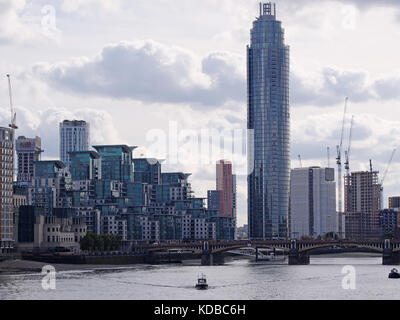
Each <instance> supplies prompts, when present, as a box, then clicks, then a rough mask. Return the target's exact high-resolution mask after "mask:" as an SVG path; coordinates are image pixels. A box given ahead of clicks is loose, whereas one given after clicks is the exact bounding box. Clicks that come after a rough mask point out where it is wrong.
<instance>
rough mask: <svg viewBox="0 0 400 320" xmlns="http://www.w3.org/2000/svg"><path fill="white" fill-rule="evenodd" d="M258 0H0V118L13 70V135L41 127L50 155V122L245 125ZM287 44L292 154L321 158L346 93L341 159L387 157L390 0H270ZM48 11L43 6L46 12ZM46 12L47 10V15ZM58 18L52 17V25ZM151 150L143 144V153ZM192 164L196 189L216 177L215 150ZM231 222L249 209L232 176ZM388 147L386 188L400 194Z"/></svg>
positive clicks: (393, 86) (396, 125)
mask: <svg viewBox="0 0 400 320" xmlns="http://www.w3.org/2000/svg"><path fill="white" fill-rule="evenodd" d="M258 3H259V1H248V0H221V1H213V0H205V1H202V2H198V1H193V0H185V1H173V0H169V1H165V0H158V1H123V0H120V1H108V0H96V1H94V0H74V1H70V0H68V1H67V0H62V1H51V0H46V1H44V0H43V1H42V0H35V1H24V0H15V1H7V0H0V8H1V10H0V51H1V57H2V60H1V62H0V75H4V78H3V77H0V126H8V123H9V110H8V92H7V79H6V77H5V75H6V74H7V73H10V74H11V75H12V81H13V93H14V104H15V108H16V111H17V124H18V126H19V129H18V131H17V132H16V136H22V135H24V136H26V137H35V136H36V135H38V136H40V137H41V138H42V147H43V149H44V150H45V152H44V153H43V155H42V159H57V158H58V150H59V149H58V148H59V139H58V124H59V122H60V121H62V120H65V119H83V120H86V121H88V122H90V126H91V137H92V140H91V142H92V144H114V143H117V144H121V143H126V144H129V145H135V146H139V147H141V148H142V149H141V148H138V149H137V150H135V152H137V155H140V154H141V153H143V150H144V149H143V148H145V147H146V146H148V144H149V142H148V141H146V133H147V132H148V131H149V130H152V129H162V130H164V131H166V132H167V131H168V121H177V123H178V125H179V127H180V128H182V129H195V130H200V129H201V128H228V129H234V128H245V127H246V45H247V44H249V43H250V28H251V24H252V21H253V20H254V18H255V17H256V16H257V14H258ZM275 3H276V6H277V13H278V16H277V18H278V19H279V20H281V21H282V22H283V25H284V28H285V37H286V39H285V40H286V42H287V43H289V44H290V51H291V76H290V88H291V89H290V90H291V126H292V146H291V149H292V150H291V160H292V167H298V166H299V164H298V159H297V156H298V155H299V154H301V158H302V162H303V166H304V167H305V166H311V165H318V166H326V165H327V152H326V148H327V146H329V147H330V148H331V161H330V163H331V166H334V163H335V161H334V157H335V148H336V145H337V144H338V140H339V136H340V122H341V117H342V112H343V105H344V98H345V97H346V96H348V97H349V116H348V119H347V121H348V122H347V124H346V126H347V127H346V131H345V140H344V147H346V146H347V136H348V126H349V122H350V120H351V115H352V114H354V115H355V127H354V135H353V145H352V147H353V151H352V159H351V163H350V166H351V170H352V171H358V170H368V168H369V159H372V160H373V166H374V169H376V170H379V171H380V172H381V177H382V174H383V172H384V171H385V169H386V165H387V162H388V161H389V158H390V155H391V152H392V150H393V148H394V147H396V146H398V145H399V140H400V120H398V119H400V102H399V98H400V90H399V87H400V63H399V61H400V60H399V56H398V53H399V52H400V44H399V43H398V41H395V39H397V38H398V36H399V35H400V2H399V1H397V0H386V1H383V0H382V1H366V0H340V1H333V0H332V1H331V0H326V1H317V2H316V1H312V0H299V1H292V0H277V1H275ZM53 11H54V12H53ZM53 22H55V24H53ZM53 26H55V27H56V29H54V28H53ZM149 156H150V157H151V155H149ZM169 169H170V170H176V171H184V172H192V173H193V176H192V177H191V178H190V181H191V183H192V184H193V188H194V189H195V190H199V191H200V190H201V192H199V193H196V196H203V197H206V195H207V194H206V193H207V190H211V189H213V187H214V185H215V164H214V163H212V164H210V165H208V166H205V165H199V166H191V165H185V166H182V165H179V164H178V165H176V166H173V167H171V168H168V167H166V168H165V170H169ZM237 179H238V180H237V192H238V193H237V197H238V199H237V202H238V209H237V212H238V225H242V224H244V223H246V221H247V201H246V199H247V183H246V177H244V176H238V177H237ZM399 183H400V155H399V154H396V156H395V158H394V160H393V164H392V167H391V169H390V171H389V174H388V176H387V178H386V180H385V185H384V189H385V190H384V197H385V205H387V197H388V196H394V195H398V194H400V190H399V188H398V187H397V186H398V185H399Z"/></svg>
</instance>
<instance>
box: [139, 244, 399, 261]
mask: <svg viewBox="0 0 400 320" xmlns="http://www.w3.org/2000/svg"><path fill="white" fill-rule="evenodd" d="M249 247H251V248H253V249H255V252H256V261H257V260H258V255H259V252H258V250H259V249H275V250H281V251H283V252H284V253H285V254H286V255H288V257H289V259H288V261H289V264H290V265H307V264H309V263H310V254H312V251H313V250H315V249H322V248H332V247H340V248H344V247H345V248H359V249H369V250H371V251H375V252H377V253H381V254H382V264H383V265H398V264H400V241H399V240H397V241H393V240H389V239H386V240H379V239H377V240H358V241H357V240H332V241H325V240H249V241H247V240H244V241H237V240H235V241H197V242H190V243H185V242H165V243H157V244H137V245H135V246H134V248H133V249H134V250H135V251H140V252H147V253H149V254H151V253H156V252H163V251H169V250H181V251H191V252H193V253H197V254H201V262H202V265H214V264H223V260H224V259H223V253H224V252H227V251H230V250H235V249H240V248H249Z"/></svg>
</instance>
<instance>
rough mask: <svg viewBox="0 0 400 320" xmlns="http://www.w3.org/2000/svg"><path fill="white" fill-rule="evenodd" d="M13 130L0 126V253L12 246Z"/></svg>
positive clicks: (5, 251)
mask: <svg viewBox="0 0 400 320" xmlns="http://www.w3.org/2000/svg"><path fill="white" fill-rule="evenodd" d="M13 180H14V130H13V129H10V128H2V127H0V254H2V253H9V252H11V251H12V250H13V247H14V228H13V215H14V205H13Z"/></svg>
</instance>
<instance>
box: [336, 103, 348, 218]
mask: <svg viewBox="0 0 400 320" xmlns="http://www.w3.org/2000/svg"><path fill="white" fill-rule="evenodd" d="M348 101H349V98H348V97H346V99H345V104H344V113H343V121H342V131H341V134H340V142H339V145H338V146H337V147H336V149H337V157H336V164H337V166H338V212H339V215H341V213H342V203H343V195H342V147H343V133H344V124H345V121H346V113H347V103H348Z"/></svg>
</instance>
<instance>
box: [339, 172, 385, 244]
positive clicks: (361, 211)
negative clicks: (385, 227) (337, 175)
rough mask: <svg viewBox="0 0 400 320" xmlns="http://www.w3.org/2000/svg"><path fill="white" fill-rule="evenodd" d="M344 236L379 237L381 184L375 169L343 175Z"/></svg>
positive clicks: (353, 237)
mask: <svg viewBox="0 0 400 320" xmlns="http://www.w3.org/2000/svg"><path fill="white" fill-rule="evenodd" d="M344 190H345V194H344V195H345V197H344V198H345V199H344V200H345V219H346V238H348V239H368V238H375V237H380V235H381V232H380V228H379V208H380V199H381V185H380V184H379V180H378V172H377V171H373V172H370V171H362V172H352V173H351V175H350V176H346V177H345V188H344Z"/></svg>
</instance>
